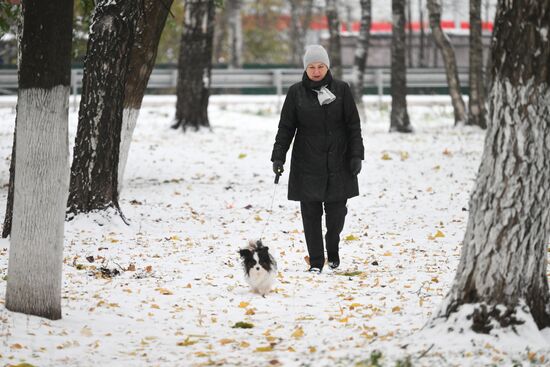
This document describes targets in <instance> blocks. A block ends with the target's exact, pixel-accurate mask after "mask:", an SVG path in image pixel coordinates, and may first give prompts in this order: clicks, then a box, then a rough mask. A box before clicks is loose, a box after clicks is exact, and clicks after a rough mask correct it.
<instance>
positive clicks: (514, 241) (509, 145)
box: [440, 0, 550, 332]
mask: <svg viewBox="0 0 550 367" xmlns="http://www.w3.org/2000/svg"><path fill="white" fill-rule="evenodd" d="M548 24H550V2H548V1H544V2H542V1H541V2H537V1H530V0H518V1H514V2H507V1H501V2H499V5H498V9H497V17H496V21H495V30H494V36H493V44H492V54H493V55H494V57H493V60H494V64H493V70H492V71H493V86H492V90H491V93H490V96H491V97H490V100H489V114H488V117H489V129H488V131H487V135H486V138H485V149H484V151H483V156H482V160H481V165H480V167H479V172H478V176H477V180H476V184H475V188H474V191H473V193H472V196H471V198H470V215H469V218H468V224H467V227H466V234H465V236H464V242H463V245H462V255H461V259H460V263H459V266H458V270H457V273H456V277H455V280H454V282H453V285H452V288H451V290H450V292H449V294H448V295H447V297H446V300H445V302H444V304H443V307H442V308H441V311H440V316H443V317H448V316H449V315H450V314H451V313H453V312H455V311H457V309H458V308H459V307H460V306H461V305H464V304H474V309H475V311H474V313H473V318H472V324H473V326H472V327H473V329H474V330H475V331H478V332H488V331H489V330H490V329H491V325H490V322H491V321H492V320H496V321H497V322H499V323H500V325H501V326H507V325H513V324H515V323H518V320H516V318H515V310H516V308H517V307H522V305H526V306H527V307H528V311H529V312H530V313H531V315H532V316H533V319H534V321H535V322H536V324H537V325H538V327H539V328H544V327H548V326H550V295H549V292H548V278H547V251H548V249H547V246H548V240H549V238H548V237H549V233H550V211H548V207H550V143H549V138H548V137H549V136H550V124H549V121H550V110H549V109H548V101H549V100H550V65H549V63H548V60H549V59H550V42H549V38H548ZM533 50H537V52H536V53H534V52H533ZM502 306H504V307H505V308H506V310H503V309H502ZM524 309H525V308H524Z"/></svg>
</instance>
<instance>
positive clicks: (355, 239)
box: [344, 234, 359, 241]
mask: <svg viewBox="0 0 550 367" xmlns="http://www.w3.org/2000/svg"><path fill="white" fill-rule="evenodd" d="M358 239H359V237H357V236H354V235H352V234H350V235H349V236H346V238H344V240H345V241H357V240H358Z"/></svg>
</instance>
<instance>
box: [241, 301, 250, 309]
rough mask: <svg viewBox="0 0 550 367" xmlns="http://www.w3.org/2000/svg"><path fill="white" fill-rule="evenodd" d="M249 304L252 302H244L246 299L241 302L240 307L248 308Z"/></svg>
mask: <svg viewBox="0 0 550 367" xmlns="http://www.w3.org/2000/svg"><path fill="white" fill-rule="evenodd" d="M249 304H250V303H248V302H244V301H243V302H241V303H239V307H240V308H247V307H248V305H249Z"/></svg>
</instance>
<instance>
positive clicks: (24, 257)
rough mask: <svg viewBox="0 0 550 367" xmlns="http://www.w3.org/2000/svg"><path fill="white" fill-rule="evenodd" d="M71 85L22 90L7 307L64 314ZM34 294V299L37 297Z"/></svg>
mask: <svg viewBox="0 0 550 367" xmlns="http://www.w3.org/2000/svg"><path fill="white" fill-rule="evenodd" d="M69 93H70V87H68V86H56V87H53V88H52V89H50V90H45V89H39V88H32V89H23V90H20V91H19V98H18V102H17V136H16V139H17V141H16V167H17V170H16V172H15V192H14V207H13V224H12V232H11V241H10V242H11V243H10V252H9V263H8V283H7V289H6V308H8V309H14V310H17V311H18V312H23V313H26V314H35V315H44V316H46V317H49V318H51V319H59V318H61V270H62V265H63V230H64V224H65V208H66V203H67V195H68V189H69V142H68V107H69ZM31 300H32V302H31Z"/></svg>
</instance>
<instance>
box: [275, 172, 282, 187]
mask: <svg viewBox="0 0 550 367" xmlns="http://www.w3.org/2000/svg"><path fill="white" fill-rule="evenodd" d="M279 177H281V174H280V173H277V174H276V175H275V185H278V184H279Z"/></svg>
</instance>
